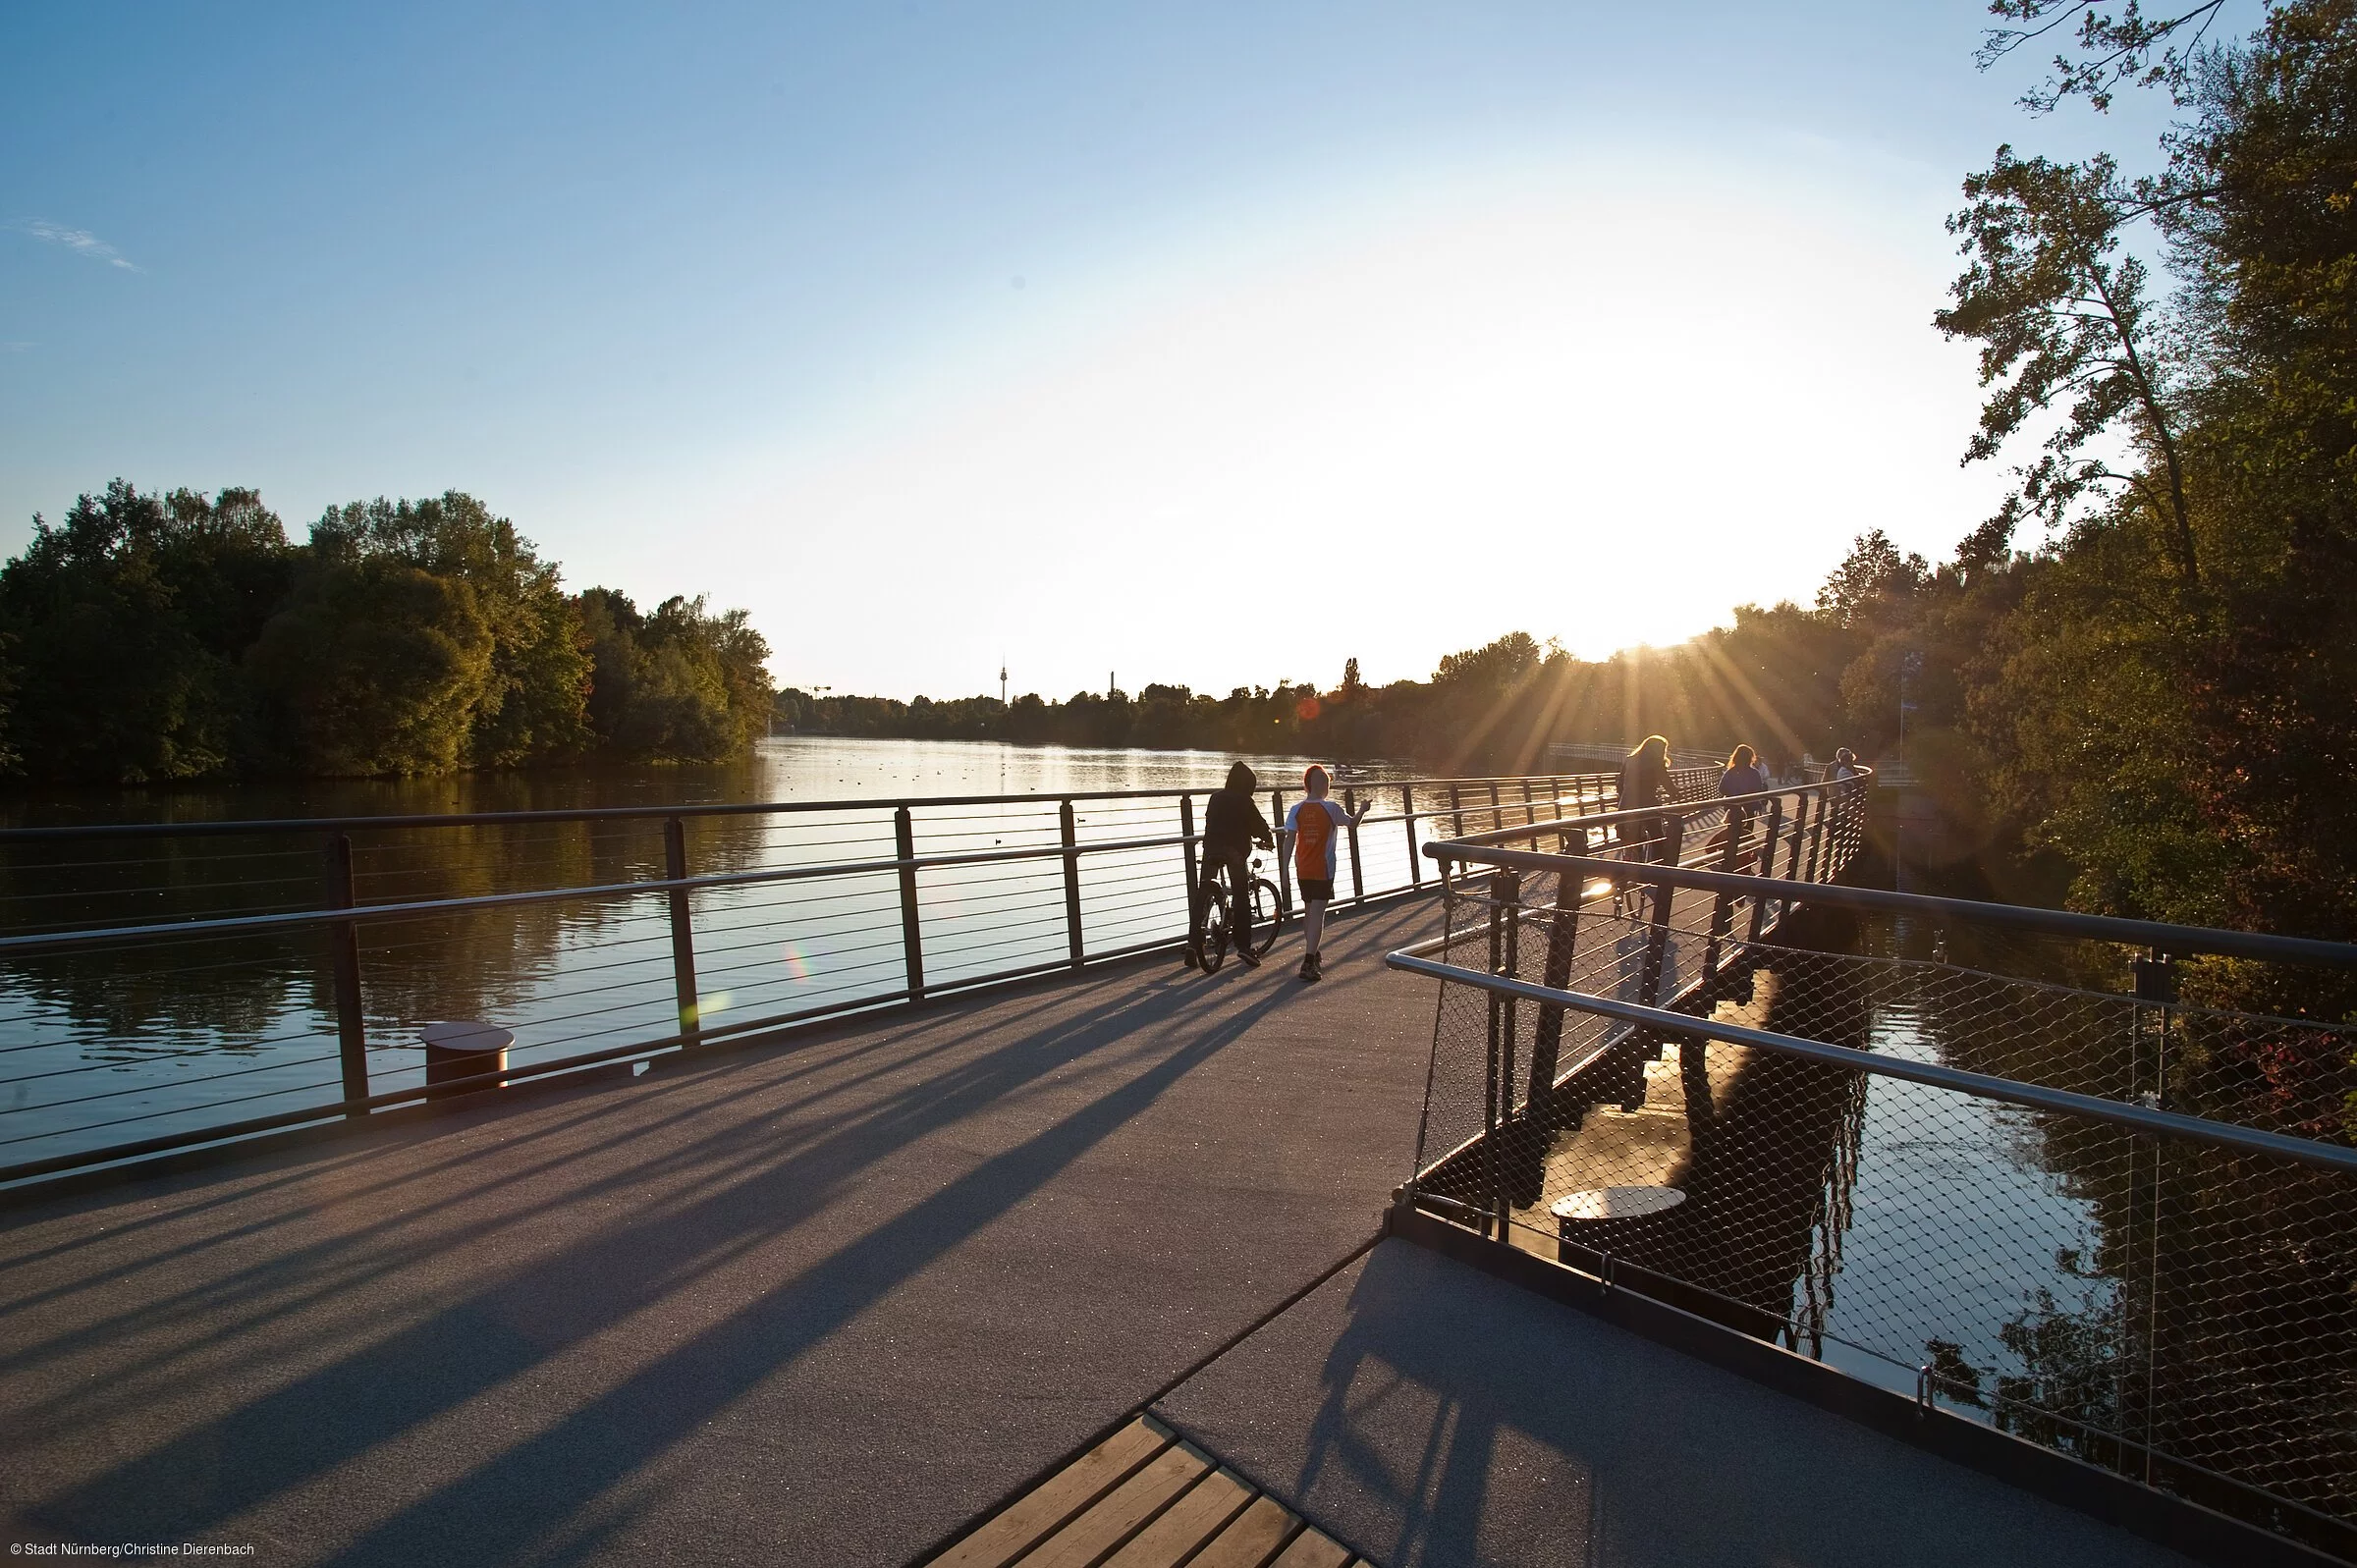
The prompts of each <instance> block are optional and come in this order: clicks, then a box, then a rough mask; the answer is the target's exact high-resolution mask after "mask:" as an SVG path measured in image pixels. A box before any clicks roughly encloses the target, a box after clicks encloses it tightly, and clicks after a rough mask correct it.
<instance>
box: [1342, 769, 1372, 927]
mask: <svg viewBox="0 0 2357 1568" xmlns="http://www.w3.org/2000/svg"><path fill="white" fill-rule="evenodd" d="M1343 810H1344V811H1346V812H1349V813H1350V814H1351V821H1350V822H1349V823H1348V825H1346V826H1345V827H1344V828H1343V837H1345V838H1348V839H1349V840H1350V901H1351V902H1352V903H1365V902H1366V901H1367V879H1366V877H1365V875H1364V874H1362V873H1361V872H1360V870H1359V866H1358V821H1357V813H1358V796H1357V794H1356V792H1355V791H1352V790H1349V789H1344V790H1343Z"/></svg>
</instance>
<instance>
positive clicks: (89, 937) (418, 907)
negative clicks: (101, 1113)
mask: <svg viewBox="0 0 2357 1568" xmlns="http://www.w3.org/2000/svg"><path fill="white" fill-rule="evenodd" d="M1200 838H1201V836H1200V835H1197V836H1195V837H1194V838H1185V837H1182V836H1180V835H1178V834H1173V835H1171V836H1169V837H1167V838H1122V839H1114V840H1110V841H1106V842H1100V843H1089V842H1086V841H1083V842H1081V843H1078V844H1075V845H1073V846H1072V847H1071V849H1069V850H1067V849H1066V848H1064V847H1063V846H1062V845H1060V844H1050V845H1046V846H1032V845H1024V846H1022V847H1020V848H1015V849H975V850H968V851H967V852H965V853H963V854H953V855H917V856H915V857H914V858H912V859H909V860H898V859H886V860H850V861H838V862H833V863H830V864H826V865H818V866H773V867H770V868H768V869H766V870H762V871H729V872H718V873H714V874H711V875H708V876H702V877H649V878H647V879H645V880H643V881H639V882H608V883H597V884H592V885H590V886H587V887H580V888H534V889H529V890H526V891H524V892H485V893H476V894H473V895H472V896H469V897H466V898H425V899H417V900H412V901H409V902H403V903H363V904H354V905H352V906H351V907H350V908H347V909H290V910H286V911H284V912H282V913H279V914H270V915H233V916H229V917H227V918H224V919H219V920H176V921H157V922H154V923H151V924H147V925H138V926H92V927H84V928H82V929H78V930H73V931H35V932H27V933H26V934H25V935H23V936H16V937H0V955H5V954H7V953H12V952H33V951H50V950H54V949H56V948H60V947H75V946H91V945H94V944H99V943H107V942H134V941H140V940H144V939H148V938H175V939H179V938H188V937H218V936H240V935H245V934H247V933H251V932H259V931H277V930H284V929H288V928H290V927H293V928H300V927H303V926H318V925H328V924H333V923H335V922H337V921H344V920H351V921H362V920H400V919H411V918H416V917H421V916H426V915H440V914H458V913H461V912H464V911H466V910H469V909H499V908H506V907H510V906H513V905H518V904H533V903H555V902H559V901H561V900H563V899H567V898H612V897H621V896H627V895H629V894H631V893H641V892H673V891H675V890H677V891H684V892H695V891H696V890H698V889H703V888H742V887H749V886H753V885H756V884H762V883H772V882H809V881H815V880H819V879H822V878H827V877H859V876H881V875H883V874H885V873H887V872H897V871H900V870H901V869H902V868H904V867H906V868H909V869H911V870H916V871H927V870H934V869H938V868H940V867H943V866H978V865H987V864H991V863H994V862H998V861H1006V860H1060V859H1062V858H1063V857H1064V856H1065V855H1066V854H1068V853H1071V854H1082V855H1090V854H1111V853H1119V852H1124V851H1129V850H1138V849H1172V848H1176V847H1178V845H1180V844H1183V843H1191V842H1196V841H1199V840H1200Z"/></svg>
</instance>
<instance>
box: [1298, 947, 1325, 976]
mask: <svg viewBox="0 0 2357 1568" xmlns="http://www.w3.org/2000/svg"><path fill="white" fill-rule="evenodd" d="M1301 978H1302V979H1304V980H1323V979H1325V978H1326V965H1325V964H1324V962H1322V961H1321V960H1320V959H1319V957H1318V955H1317V954H1316V953H1314V952H1313V953H1311V954H1310V955H1309V956H1308V957H1306V958H1304V959H1302V960H1301Z"/></svg>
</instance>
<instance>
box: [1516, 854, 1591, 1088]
mask: <svg viewBox="0 0 2357 1568" xmlns="http://www.w3.org/2000/svg"><path fill="white" fill-rule="evenodd" d="M1572 833H1577V834H1578V835H1579V839H1580V843H1579V848H1578V850H1577V851H1576V852H1577V853H1579V854H1582V855H1584V854H1586V853H1587V851H1588V844H1587V838H1588V833H1587V830H1586V829H1585V828H1576V829H1572V830H1571V831H1570V832H1566V833H1563V834H1561V835H1559V838H1566V839H1567V838H1570V837H1571V834H1572ZM1557 847H1558V849H1559V850H1562V851H1564V852H1571V851H1570V850H1569V849H1568V846H1567V845H1563V844H1560V843H1559V844H1558V846H1557ZM1582 881H1583V879H1582V878H1581V876H1580V874H1579V873H1578V872H1575V871H1559V872H1557V873H1556V878H1555V915H1554V918H1553V919H1552V920H1551V921H1550V922H1549V923H1548V931H1547V967H1546V970H1545V972H1544V973H1543V974H1542V975H1541V976H1540V978H1539V983H1540V984H1541V985H1543V986H1546V987H1547V988H1549V989H1550V990H1553V991H1566V990H1568V989H1570V985H1571V959H1572V955H1573V954H1574V953H1575V952H1576V951H1577V950H1578V947H1579V898H1580V893H1581V892H1582V891H1583V888H1582ZM1562 1043H1563V1009H1562V1006H1561V1005H1560V1004H1557V1003H1552V1002H1550V1003H1544V1004H1542V1005H1541V1006H1540V1008H1539V1017H1538V1022H1537V1023H1536V1024H1535V1025H1534V1026H1533V1027H1532V1030H1531V1037H1530V1105H1531V1108H1532V1110H1533V1112H1534V1113H1535V1112H1537V1111H1538V1109H1539V1108H1540V1107H1542V1106H1544V1105H1546V1104H1548V1103H1549V1102H1550V1101H1551V1100H1552V1099H1553V1097H1554V1095H1555V1072H1556V1067H1557V1066H1558V1064H1559V1061H1560V1058H1561V1057H1562Z"/></svg>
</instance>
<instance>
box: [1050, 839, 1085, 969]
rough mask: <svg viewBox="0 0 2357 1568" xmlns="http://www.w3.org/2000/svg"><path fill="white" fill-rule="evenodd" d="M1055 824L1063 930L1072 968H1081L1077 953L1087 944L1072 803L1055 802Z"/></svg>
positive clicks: (1078, 847) (1082, 951)
mask: <svg viewBox="0 0 2357 1568" xmlns="http://www.w3.org/2000/svg"><path fill="white" fill-rule="evenodd" d="M1056 827H1057V831H1058V833H1059V834H1060V835H1061V836H1062V838H1063V839H1064V930H1065V941H1066V945H1067V946H1069V947H1070V949H1071V963H1072V967H1073V968H1074V969H1077V968H1079V967H1080V956H1081V954H1082V953H1084V952H1086V951H1087V950H1088V949H1087V946H1086V945H1085V944H1084V943H1083V942H1082V941H1081V937H1080V834H1079V831H1078V829H1077V828H1076V827H1075V826H1074V824H1073V822H1072V803H1071V801H1069V800H1063V801H1059V802H1058V803H1057V807H1056Z"/></svg>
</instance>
